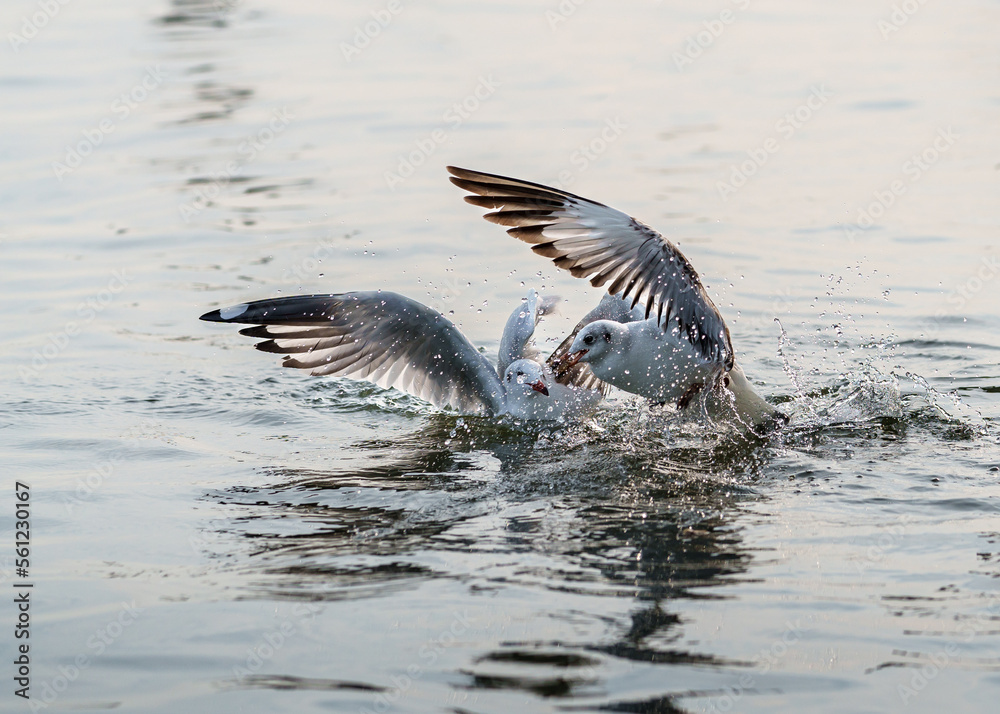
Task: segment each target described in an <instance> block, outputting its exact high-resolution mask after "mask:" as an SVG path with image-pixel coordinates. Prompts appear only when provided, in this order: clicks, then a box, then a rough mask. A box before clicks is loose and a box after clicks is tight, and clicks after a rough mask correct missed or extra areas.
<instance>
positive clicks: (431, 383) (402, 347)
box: [201, 291, 505, 414]
mask: <svg viewBox="0 0 1000 714" xmlns="http://www.w3.org/2000/svg"><path fill="white" fill-rule="evenodd" d="M201 319H202V320H208V321H210V322H230V323H241V324H250V325H255V327H248V328H245V329H243V330H240V334H242V335H247V336H248V337H262V338H266V339H265V340H264V341H263V342H258V343H257V344H256V345H255V346H256V348H257V349H259V350H263V351H264V352H273V353H276V354H283V355H286V356H285V358H284V362H283V366H285V367H296V368H299V369H308V370H311V371H312V374H316V375H320V374H332V375H337V376H341V377H351V378H352V379H364V380H368V381H370V382H374V383H375V384H377V385H379V386H381V387H385V388H389V387H395V388H396V389H399V390H400V391H403V392H406V393H408V394H412V395H414V396H417V397H420V398H421V399H425V400H427V401H428V402H430V403H431V404H433V405H434V406H436V407H438V408H443V407H452V408H454V409H457V410H458V411H460V412H463V413H467V414H496V413H499V412H501V411H502V409H503V406H504V403H505V396H504V389H503V384H502V383H501V382H500V379H499V378H498V377H497V373H496V370H494V369H493V366H492V365H491V364H490V363H489V362H488V361H487V360H486V358H485V357H483V355H481V354H480V353H479V351H478V350H477V349H476V348H475V347H473V345H472V344H471V343H470V342H469V341H468V340H467V339H466V338H465V336H464V335H462V333H461V332H459V330H458V328H457V327H455V325H454V324H452V323H451V321H449V320H448V319H447V318H446V317H444V315H442V314H441V313H439V312H437V311H436V310H433V309H431V308H429V307H427V306H426V305H421V304H420V303H418V302H416V301H414V300H411V299H410V298H407V297H404V296H402V295H397V294H396V293H390V292H381V291H372V292H352V293H343V294H340V295H300V296H294V297H282V298H274V299H271V300H258V301H256V302H250V303H243V304H241V305H234V306H232V307H227V308H222V309H221V310H213V311H212V312H208V313H206V314H204V315H202V316H201Z"/></svg>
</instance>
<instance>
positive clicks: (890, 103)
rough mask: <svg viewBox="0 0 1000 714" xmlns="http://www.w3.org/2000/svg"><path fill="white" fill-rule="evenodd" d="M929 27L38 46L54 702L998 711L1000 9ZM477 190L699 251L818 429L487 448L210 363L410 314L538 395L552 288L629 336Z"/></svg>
mask: <svg viewBox="0 0 1000 714" xmlns="http://www.w3.org/2000/svg"><path fill="white" fill-rule="evenodd" d="M53 5H57V3H53ZM904 5H906V8H907V9H908V10H912V11H913V12H906V11H904V10H902V9H900V11H898V12H897V14H895V15H894V14H893V12H894V10H893V4H892V3H889V2H886V1H883V0H879V1H878V2H861V1H860V0H848V1H845V2H838V3H827V2H791V1H790V0H770V1H767V0H753V1H751V2H710V3H696V2H693V1H688V2H681V1H677V2H636V3H628V4H626V3H611V2H598V1H597V0H593V1H591V2H583V3H580V4H579V6H577V5H575V4H573V3H570V2H564V3H562V4H561V5H559V4H557V3H556V2H554V1H553V2H551V3H529V2H504V3H459V2H422V3H411V2H406V1H405V0H400V2H399V4H398V5H397V4H396V3H395V2H394V3H390V4H383V3H368V2H365V3H322V2H308V1H305V0H293V1H292V2H284V3H278V2H272V1H269V0H253V1H251V0H246V1H241V0H233V1H232V2H229V1H222V2H202V1H200V0H175V1H174V2H173V3H167V2H164V1H163V0H158V1H155V2H134V1H133V2H124V1H122V0H113V1H110V2H102V3H96V2H88V1H87V0H75V1H74V2H70V3H68V4H66V5H58V6H57V7H58V11H57V12H56V13H55V14H54V16H51V17H49V16H48V15H45V14H44V12H43V10H42V9H41V5H40V4H38V3H34V2H25V1H18V2H10V3H7V4H6V5H5V7H4V10H3V12H2V14H0V27H2V29H3V30H4V35H5V37H6V38H7V41H6V46H5V47H4V48H3V50H2V53H3V62H2V65H0V86H2V91H3V97H4V102H3V106H2V109H0V114H2V117H3V125H4V129H5V131H4V140H3V143H2V147H3V148H2V154H0V157H2V158H0V161H2V166H3V171H4V176H5V179H6V180H5V181H4V182H3V186H2V189H0V190H2V199H0V200H2V206H3V210H2V218H0V256H2V258H0V259H2V263H0V264H2V268H3V281H2V283H0V290H2V293H0V295H2V299H3V304H4V305H5V311H4V312H5V317H4V334H3V337H2V342H0V345H2V347H0V358H2V365H3V375H4V376H3V384H4V390H3V396H2V397H0V400H2V416H0V446H2V449H3V458H4V461H5V468H4V473H5V479H4V489H5V492H6V494H7V495H6V497H5V498H6V502H7V504H8V508H6V509H3V513H4V515H3V518H2V521H0V524H2V534H3V536H2V537H3V545H2V549H0V553H2V557H3V561H2V577H3V580H2V585H3V587H5V588H8V593H10V592H12V591H11V590H10V589H9V588H10V585H9V584H10V582H11V581H12V580H15V577H14V572H13V540H14V537H13V525H14V523H13V520H14V519H13V517H12V516H13V510H14V509H13V503H14V500H13V483H14V480H15V479H20V480H22V481H26V482H28V483H30V485H31V493H32V499H33V520H32V546H33V557H32V569H31V579H32V581H33V582H34V583H35V588H34V592H33V598H34V600H33V610H32V616H33V620H32V623H33V625H32V627H33V629H32V631H31V645H32V656H33V661H32V667H33V669H32V689H31V692H32V695H33V696H34V697H35V703H36V704H41V703H44V702H45V701H48V702H49V703H50V704H49V706H48V709H47V710H50V711H51V710H70V709H72V710H80V709H84V710H91V709H112V708H115V709H118V710H121V711H152V712H177V711H188V712H217V711H261V712H264V711H267V712H300V711H345V712H361V711H376V712H383V711H388V710H392V711H406V712H441V711H452V712H510V711H525V712H527V711H532V712H534V711H619V712H678V711H679V712H713V711H718V712H725V711H745V712H802V711H811V712H813V711H814V712H843V711H851V712H890V711H893V712H894V711H917V712H937V711H942V710H950V711H995V706H996V701H997V699H998V697H1000V592H998V583H1000V579H998V576H1000V545H998V538H1000V520H998V506H1000V500H998V492H1000V491H998V479H1000V447H998V433H1000V425H998V417H1000V407H998V396H1000V367H998V358H1000V337H998V332H1000V318H998V314H997V312H998V311H997V307H998V299H997V295H998V289H997V286H998V284H1000V283H998V280H997V275H998V273H1000V263H998V261H1000V250H998V247H1000V239H998V228H1000V201H998V198H1000V195H998V180H1000V171H998V169H1000V129H998V127H1000V45H998V44H997V41H996V36H997V28H998V27H1000V3H997V2H996V1H995V0H956V1H953V2H947V3H946V2H933V1H931V2H926V3H916V2H913V3H909V4H906V3H904ZM50 12H51V8H50ZM373 12H374V13H375V15H374V16H373V15H372V13H373ZM38 13H42V14H38ZM373 17H380V18H381V20H382V22H383V23H385V25H384V26H381V25H376V24H373V23H374V22H375V20H374V19H373ZM25 18H27V20H25ZM32 18H35V19H34V20H33V19H32ZM42 19H44V22H42ZM26 22H28V23H29V25H30V26H26V25H25V23H26ZM39 25H43V26H39ZM33 29H34V30H35V31H33ZM11 33H13V34H15V35H18V36H19V37H20V39H16V38H15V39H12V34H11ZM28 35H31V36H30V37H28ZM22 40H23V41H22ZM143 83H145V84H143ZM122 95H125V96H124V97H123V96H122ZM456 105H457V108H456ZM789 117H790V118H789ZM581 147H584V148H583V149H581ZM915 155H916V156H917V157H918V160H917V161H914V159H913V157H914V156H915ZM449 163H453V164H458V165H460V166H469V167H472V168H477V169H481V170H485V171H491V172H497V173H506V174H511V175H515V176H519V177H523V178H527V179H531V180H536V181H540V182H546V183H552V182H557V181H558V182H560V183H561V184H562V185H563V186H564V187H566V188H569V189H570V190H572V191H575V192H578V193H581V194H583V195H586V196H589V197H593V198H595V199H597V200H600V201H603V202H606V203H609V204H610V205H613V206H616V207H619V208H622V209H623V210H626V211H628V212H629V213H631V214H633V215H635V216H637V217H639V218H640V219H642V220H645V221H646V222H649V223H651V224H653V225H655V226H656V227H658V228H659V229H660V230H662V231H664V232H665V233H666V234H667V235H668V236H670V237H671V238H672V239H674V240H676V241H678V242H679V243H680V245H681V246H682V249H683V250H684V251H685V252H686V254H687V255H688V257H689V258H690V259H691V261H692V262H693V263H694V265H695V266H696V267H697V268H698V270H699V271H700V272H701V274H702V276H703V278H704V280H705V282H706V283H707V284H708V285H709V288H710V292H711V293H712V295H713V296H715V297H716V302H717V303H718V304H719V306H720V308H721V309H722V312H723V313H724V315H725V317H726V319H727V320H728V321H729V324H730V326H731V329H732V333H733V339H734V343H735V344H736V348H737V351H738V352H739V353H740V355H741V360H742V362H743V364H744V366H745V368H746V371H747V372H748V374H749V375H750V376H751V378H752V379H754V380H755V381H756V382H757V383H758V384H759V385H760V390H761V392H762V393H763V394H765V395H766V396H767V397H768V398H770V399H772V400H773V401H777V402H782V403H784V404H785V408H786V409H787V410H788V411H790V412H791V413H792V414H793V415H794V423H793V427H792V428H790V429H788V430H787V431H786V432H785V433H784V434H782V435H781V436H779V437H777V438H776V439H774V440H773V441H771V442H769V443H767V444H745V443H741V442H739V441H738V440H735V439H732V438H725V437H719V436H717V435H715V434H713V433H712V432H711V430H706V429H705V428H704V427H699V426H698V425H693V424H686V423H678V422H676V421H674V420H671V419H670V418H669V417H668V416H663V415H656V414H654V415H650V414H648V412H647V411H646V410H644V409H642V408H641V407H640V406H637V405H635V404H633V403H631V402H629V401H627V400H625V401H622V402H621V403H620V404H619V406H618V407H617V409H616V410H615V411H612V412H609V413H607V414H603V415H601V416H599V417H598V418H597V419H596V420H594V421H593V422H589V423H586V424H579V425H572V426H569V427H567V428H565V429H561V430H546V429H541V430H539V429H534V430H531V429H528V430H524V429H516V428H513V427H510V426H509V425H500V426H497V425H494V424H491V423H489V422H486V421H483V420H475V419H465V420H461V419H458V418H456V417H454V416H449V415H442V414H439V413H435V412H434V410H432V409H430V408H429V407H427V406H426V405H423V404H422V403H420V402H419V401H417V400H414V399H410V398H408V397H406V396H403V395H400V394H398V393H395V392H383V391H381V390H378V389H376V388H374V387H370V386H367V385H361V384H358V383H355V382H347V381H339V380H336V379H311V378H309V377H308V376H307V375H303V374H300V373H293V372H292V371H291V370H281V369H279V368H278V366H277V364H276V361H275V360H274V359H273V358H272V357H271V356H268V355H262V354H260V353H258V352H256V351H254V350H253V349H251V347H250V344H249V341H248V340H246V339H245V338H241V337H239V336H238V335H237V334H235V330H232V329H229V328H226V327H224V326H219V325H210V324H205V323H199V322H198V321H197V316H198V315H200V314H201V313H202V312H204V311H206V310H209V309H211V308H214V307H217V306H221V305H227V304H232V303H235V302H240V301H244V300H248V299H254V298H263V297H269V296H274V295H279V294H282V295H287V294H295V293H308V292H338V291H344V290H352V289H372V288H384V289H391V290H396V291H399V292H402V293H405V294H408V295H410V296H412V297H415V298H417V299H420V300H422V301H424V302H427V303H428V304H431V305H433V306H435V307H436V308H438V309H440V310H442V311H445V312H453V313H454V314H453V319H454V320H455V321H456V322H457V323H459V324H460V326H461V328H462V329H463V330H464V331H465V332H466V334H467V335H469V337H470V338H471V339H472V340H473V341H474V342H475V343H476V344H477V345H481V346H483V347H484V348H486V349H487V350H489V351H493V350H495V348H496V345H497V341H498V337H499V333H500V330H501V328H502V325H503V321H504V319H505V318H506V315H507V314H508V313H509V311H510V309H511V307H512V305H514V304H515V303H516V301H517V300H518V299H519V298H520V296H521V295H522V294H523V293H524V291H525V286H526V285H529V286H533V287H536V288H542V286H544V290H545V291H547V292H556V293H558V294H560V295H562V296H563V297H564V298H566V300H567V302H566V304H565V305H564V307H563V311H562V317H558V318H555V319H552V320H550V321H548V322H547V323H546V325H545V326H544V330H545V334H546V336H547V338H548V341H546V342H545V344H546V345H548V346H554V344H555V343H556V340H558V339H559V338H560V337H561V336H562V334H565V330H566V329H568V327H569V326H570V325H571V324H572V322H574V321H575V320H576V319H577V318H578V317H579V315H581V314H582V313H583V312H584V311H585V310H587V309H588V308H589V307H590V306H591V305H592V304H593V303H594V302H595V301H596V300H597V299H598V297H599V291H596V290H593V289H590V288H588V287H587V286H586V285H581V284H579V282H580V281H575V280H574V279H572V278H571V277H569V276H568V275H565V274H557V272H556V271H555V270H554V269H553V268H551V267H550V266H549V265H548V264H547V263H546V262H545V261H542V260H541V259H539V258H537V257H536V256H534V255H532V254H531V253H530V251H529V250H528V249H527V247H525V246H523V245H521V244H519V243H517V242H515V241H513V240H512V239H510V238H508V237H507V236H505V235H504V234H503V232H502V231H501V230H499V229H498V228H497V227H495V226H490V225H488V224H486V223H485V222H483V221H482V220H481V218H480V217H479V213H480V211H478V210H477V209H474V208H473V207H471V206H468V205H465V204H463V203H462V201H461V193H460V192H459V191H458V190H457V189H455V188H454V187H452V186H450V185H449V184H448V183H447V181H446V175H445V172H444V168H443V167H444V166H445V165H446V164H449ZM723 184H728V186H723ZM737 184H739V185H737ZM879 201H881V203H879ZM775 318H778V319H779V320H780V323H781V327H783V328H784V331H785V333H786V334H785V337H784V339H783V340H782V338H781V329H780V328H779V325H778V324H777V323H776V322H775ZM4 599H5V600H7V599H9V596H8V595H4ZM126 605H127V607H126ZM3 610H4V615H3V620H4V622H7V623H8V624H9V625H10V624H12V623H13V620H14V615H15V611H14V607H13V605H12V604H10V603H8V605H6V606H4V608H3ZM11 632H12V630H6V631H5V634H3V636H2V637H0V643H2V644H0V651H2V652H3V659H4V661H6V662H8V664H7V665H5V666H4V668H3V669H4V671H5V672H7V675H5V677H4V680H3V681H5V682H7V684H6V685H5V688H4V691H2V692H0V708H3V709H5V710H11V711H15V710H24V709H26V708H27V707H26V705H25V703H24V702H21V701H20V700H18V699H16V698H15V697H14V696H13V694H12V691H11V690H12V689H13V685H12V682H11V678H10V677H11V676H12V665H11V664H9V662H10V661H11V659H10V658H11V657H13V650H14V642H15V641H14V639H13V636H12V634H11ZM57 690H58V691H57Z"/></svg>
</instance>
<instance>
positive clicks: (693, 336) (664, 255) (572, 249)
mask: <svg viewBox="0 0 1000 714" xmlns="http://www.w3.org/2000/svg"><path fill="white" fill-rule="evenodd" d="M448 171H449V172H450V173H451V174H452V177H451V182H452V183H453V184H455V185H456V186H458V187H459V188H462V189H465V190H467V191H470V192H471V193H473V194H475V195H472V196H466V197H465V200H466V201H467V202H468V203H471V204H473V205H475V206H480V207H482V208H490V209H497V210H495V211H493V212H492V213H487V214H486V215H485V216H484V217H485V218H486V220H488V221H491V222H493V223H498V224H500V225H502V226H510V228H509V229H508V231H507V232H508V233H509V234H510V235H512V236H514V237H515V238H518V239H520V240H522V241H524V242H526V243H531V244H532V247H531V248H532V250H533V251H534V252H536V253H538V254H539V255H542V256H545V257H546V258H551V259H552V261H553V263H555V265H556V266H557V267H559V268H562V269H564V270H568V271H569V272H570V273H572V274H573V275H574V276H575V277H578V278H589V279H590V284H591V285H593V286H595V287H602V286H607V292H608V294H609V295H610V296H614V297H612V298H611V300H610V302H609V303H608V305H613V303H614V302H615V301H622V302H624V305H623V306H621V307H619V308H618V312H619V313H621V312H622V311H624V312H625V313H626V314H627V317H625V318H624V319H622V318H621V317H620V316H619V317H611V318H610V319H609V318H604V319H597V320H596V321H589V324H587V323H588V320H586V319H585V320H584V321H583V322H582V323H581V324H580V325H578V326H577V330H576V331H575V337H574V339H573V342H572V344H571V345H570V346H569V348H568V349H567V354H566V356H565V357H564V358H563V359H562V360H561V362H560V364H559V365H557V367H556V369H557V371H558V370H559V368H560V367H562V368H566V367H568V366H572V365H574V364H576V363H577V362H579V363H586V364H589V365H590V368H591V369H592V370H593V373H594V375H596V376H597V377H598V378H599V379H601V380H603V381H604V382H607V383H609V384H612V385H614V386H616V387H618V388H620V389H623V390H625V391H627V392H632V393H633V394H639V395H641V396H643V397H647V398H648V399H651V400H653V401H655V402H672V403H675V404H676V405H677V406H678V407H679V408H682V409H683V408H685V407H686V406H687V405H688V404H690V403H691V401H692V400H693V399H694V398H695V397H696V396H698V395H699V394H701V395H703V396H704V399H705V401H704V403H705V405H706V408H708V409H709V412H710V413H711V414H712V415H713V416H717V415H725V414H735V417H736V420H737V421H739V422H741V423H742V424H744V425H746V426H748V427H749V428H751V429H752V430H754V431H761V430H764V429H766V428H769V427H772V426H778V425H783V424H786V423H787V422H788V418H787V417H786V416H785V415H784V414H782V413H781V412H779V411H778V410H776V409H775V408H774V407H773V406H771V405H770V404H768V403H767V402H766V401H764V400H763V399H761V397H760V396H758V395H757V394H756V392H754V390H753V387H752V386H751V385H750V382H749V381H748V380H747V378H746V375H744V373H743V370H742V369H741V368H740V366H739V365H738V364H737V363H736V355H735V352H734V351H733V345H732V342H731V340H730V337H729V328H728V327H726V323H725V321H724V320H723V319H722V315H721V314H720V313H719V310H718V308H716V306H715V304H714V303H713V302H712V299H711V298H710V297H709V296H708V293H706V292H705V288H704V287H703V286H702V284H701V280H700V279H699V278H698V273H697V272H695V269H694V268H693V267H692V266H691V263H689V262H688V260H687V259H686V258H685V257H684V256H683V255H682V254H681V252H680V251H679V250H678V249H677V247H676V246H675V245H674V244H673V243H671V242H670V241H669V240H667V239H666V238H664V237H663V236H662V235H660V234H659V233H657V232H656V231H655V230H653V229H652V228H650V227H649V226H647V225H646V224H644V223H641V222H639V221H637V220H635V219H634V218H632V217H630V216H628V215H626V214H624V213H622V212H621V211H618V210H616V209H614V208H610V207H609V206H605V205H604V204H602V203H597V202H596V201H591V200H589V199H586V198H582V197H581V196H576V195H574V194H572V193H568V192H566V191H561V190H559V189H555V188H550V187H548V186H542V185H540V184H535V183H530V182H528V181H521V180H519V179H513V178H507V177H504V176H496V175H493V174H487V173H482V172H479V171H471V170H468V169H460V168H456V167H454V166H449V167H448ZM606 300H607V299H606ZM604 304H605V303H604V302H602V305H604ZM706 387H707V389H706Z"/></svg>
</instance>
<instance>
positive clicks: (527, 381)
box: [503, 359, 549, 397]
mask: <svg viewBox="0 0 1000 714" xmlns="http://www.w3.org/2000/svg"><path fill="white" fill-rule="evenodd" d="M503 385H504V387H505V388H506V389H507V392H508V393H521V394H523V395H525V396H537V395H538V394H541V395H543V396H546V397H547V396H549V388H548V387H547V386H546V384H545V370H543V369H542V365H540V364H538V363H537V362H533V361H532V360H530V359H518V360H514V361H513V362H511V363H510V366H509V367H508V368H507V371H506V372H504V375H503Z"/></svg>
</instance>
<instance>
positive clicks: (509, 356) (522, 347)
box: [497, 288, 559, 374]
mask: <svg viewBox="0 0 1000 714" xmlns="http://www.w3.org/2000/svg"><path fill="white" fill-rule="evenodd" d="M558 302H559V298H557V297H555V296H554V295H547V296H545V297H541V296H540V295H539V294H538V293H536V292H535V290H534V288H532V289H530V290H528V295H527V296H526V297H525V298H524V300H522V301H521V304H520V305H518V306H517V307H515V308H514V312H512V313H511V314H510V317H508V318H507V324H506V325H504V328H503V336H502V337H501V338H500V351H499V360H498V362H497V372H499V373H500V374H503V373H504V372H506V371H507V367H509V366H510V363H511V362H514V361H515V360H519V359H532V360H533V359H535V358H536V357H537V356H538V354H539V353H538V349H537V348H536V347H535V346H534V344H533V343H532V341H531V336H532V335H534V334H535V325H537V324H538V321H539V320H540V319H542V317H544V316H545V315H548V314H550V313H551V312H552V311H553V310H555V307H556V304H557V303H558Z"/></svg>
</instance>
